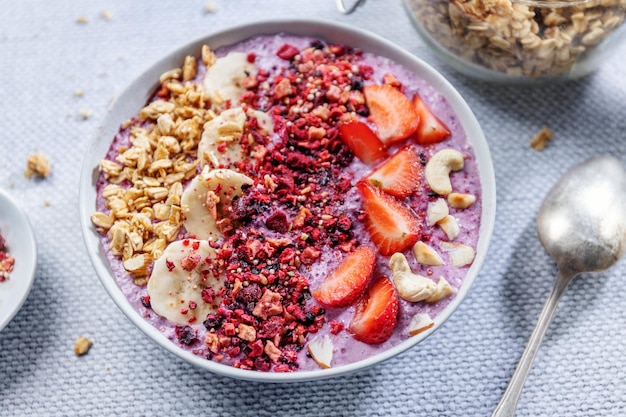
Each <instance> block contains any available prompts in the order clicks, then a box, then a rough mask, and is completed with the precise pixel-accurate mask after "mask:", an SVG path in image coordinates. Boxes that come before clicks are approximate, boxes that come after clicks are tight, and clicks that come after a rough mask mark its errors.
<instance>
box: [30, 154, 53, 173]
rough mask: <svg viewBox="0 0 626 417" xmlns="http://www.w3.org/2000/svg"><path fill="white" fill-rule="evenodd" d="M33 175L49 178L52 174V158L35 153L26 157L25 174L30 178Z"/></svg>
mask: <svg viewBox="0 0 626 417" xmlns="http://www.w3.org/2000/svg"><path fill="white" fill-rule="evenodd" d="M33 175H35V176H37V177H40V178H48V176H49V175H50V160H48V157H47V156H46V155H44V154H42V153H34V154H32V155H30V156H29V157H28V158H27V159H26V171H25V172H24V176H26V178H28V179H30V178H31V177H32V176H33Z"/></svg>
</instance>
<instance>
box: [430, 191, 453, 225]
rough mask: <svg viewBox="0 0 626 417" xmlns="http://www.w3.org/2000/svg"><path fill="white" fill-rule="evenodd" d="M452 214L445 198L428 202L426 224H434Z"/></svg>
mask: <svg viewBox="0 0 626 417" xmlns="http://www.w3.org/2000/svg"><path fill="white" fill-rule="evenodd" d="M448 214H450V210H449V209H448V205H447V204H446V201H445V200H444V199H443V198H438V199H437V200H435V201H433V202H430V203H428V207H426V224H428V225H429V226H432V225H434V224H437V222H438V221H439V220H441V219H443V218H444V217H446V216H447V215H448Z"/></svg>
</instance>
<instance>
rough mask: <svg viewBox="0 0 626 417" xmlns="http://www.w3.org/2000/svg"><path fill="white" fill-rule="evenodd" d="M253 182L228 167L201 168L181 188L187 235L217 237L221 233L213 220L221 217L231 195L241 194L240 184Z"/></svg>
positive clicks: (229, 201) (219, 236) (213, 238)
mask: <svg viewBox="0 0 626 417" xmlns="http://www.w3.org/2000/svg"><path fill="white" fill-rule="evenodd" d="M252 183H253V181H252V180H251V179H250V178H249V177H247V176H245V175H243V174H240V173H238V172H236V171H233V170H230V169H213V170H210V169H209V167H208V166H206V167H204V169H203V170H202V172H201V173H200V174H199V175H197V176H196V177H195V178H194V179H193V180H191V183H190V184H189V186H188V187H187V188H186V189H185V191H183V195H182V197H181V205H182V206H183V207H184V209H183V210H184V213H185V220H184V221H183V225H184V226H185V229H187V232H188V233H189V235H190V236H194V237H195V238H196V239H201V240H207V239H211V240H217V239H219V238H221V237H222V236H223V234H222V232H221V231H220V230H219V228H218V227H217V221H218V220H219V219H221V218H222V217H224V214H225V213H226V210H227V209H228V207H229V206H230V204H231V203H232V201H233V198H234V197H235V196H241V195H242V191H241V187H242V186H243V185H244V184H250V185H251V184H252Z"/></svg>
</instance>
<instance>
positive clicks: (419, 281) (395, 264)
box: [389, 252, 437, 302]
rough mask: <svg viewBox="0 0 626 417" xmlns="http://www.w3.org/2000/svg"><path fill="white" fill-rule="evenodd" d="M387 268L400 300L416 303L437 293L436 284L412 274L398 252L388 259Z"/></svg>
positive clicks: (404, 259) (406, 262)
mask: <svg viewBox="0 0 626 417" xmlns="http://www.w3.org/2000/svg"><path fill="white" fill-rule="evenodd" d="M389 267H390V268H391V271H392V272H393V283H394V284H395V286H396V291H398V295H399V296H400V298H402V299H403V300H406V301H411V302H416V301H422V300H425V299H427V298H428V297H430V296H432V295H433V294H434V293H435V292H436V291H437V284H435V282H434V281H433V280H431V279H428V278H426V277H423V276H421V275H417V274H414V273H413V271H411V267H410V266H409V262H408V261H407V260H406V258H405V256H404V255H403V254H401V253H400V252H396V253H394V254H393V255H392V256H391V259H389Z"/></svg>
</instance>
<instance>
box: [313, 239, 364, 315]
mask: <svg viewBox="0 0 626 417" xmlns="http://www.w3.org/2000/svg"><path fill="white" fill-rule="evenodd" d="M375 264H376V251H374V249H372V248H370V247H368V246H361V247H359V248H358V249H357V250H355V251H354V252H352V253H350V254H348V256H346V257H345V258H344V259H343V260H342V261H341V263H340V264H339V266H337V268H336V269H335V270H334V271H332V272H331V273H330V274H329V275H328V276H327V277H326V279H325V280H324V282H322V284H321V285H320V286H319V287H318V288H316V289H315V290H313V291H312V292H311V294H313V297H315V299H316V300H317V301H318V302H319V303H320V304H323V305H325V306H328V307H346V306H349V305H351V304H352V303H354V302H355V301H356V300H357V298H359V297H360V296H361V294H362V293H363V291H364V290H365V287H366V286H367V282H368V281H369V279H370V276H371V275H372V271H373V270H374V265H375Z"/></svg>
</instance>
